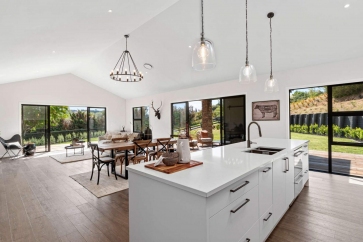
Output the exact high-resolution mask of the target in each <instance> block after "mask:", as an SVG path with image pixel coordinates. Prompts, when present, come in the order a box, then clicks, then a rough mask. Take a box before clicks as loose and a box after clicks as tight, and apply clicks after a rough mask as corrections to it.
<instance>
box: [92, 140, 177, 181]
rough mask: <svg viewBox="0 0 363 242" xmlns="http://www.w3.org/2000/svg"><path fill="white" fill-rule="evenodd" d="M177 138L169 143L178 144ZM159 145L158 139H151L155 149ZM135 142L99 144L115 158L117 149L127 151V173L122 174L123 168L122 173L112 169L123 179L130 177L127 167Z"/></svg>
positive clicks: (151, 145)
mask: <svg viewBox="0 0 363 242" xmlns="http://www.w3.org/2000/svg"><path fill="white" fill-rule="evenodd" d="M176 142H177V140H176V139H171V140H170V141H169V145H174V144H176ZM157 145H158V142H157V140H156V139H155V140H151V142H150V144H149V147H153V149H154V150H155V147H156V146H157ZM135 146H136V145H135V144H134V143H133V142H130V141H126V142H110V143H100V144H99V145H98V148H99V150H100V151H110V152H111V157H112V158H115V154H116V152H115V151H116V150H117V151H125V174H122V169H121V173H120V174H119V173H117V172H116V169H112V173H113V172H116V175H117V176H119V177H121V178H123V179H126V180H127V179H129V175H128V171H127V169H126V167H127V166H128V165H129V159H128V158H129V157H128V154H129V151H130V150H134V149H135Z"/></svg>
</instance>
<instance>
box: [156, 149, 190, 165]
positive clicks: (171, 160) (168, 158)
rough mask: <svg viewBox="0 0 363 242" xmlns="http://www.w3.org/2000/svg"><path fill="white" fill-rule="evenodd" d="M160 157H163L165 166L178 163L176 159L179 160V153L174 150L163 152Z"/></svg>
mask: <svg viewBox="0 0 363 242" xmlns="http://www.w3.org/2000/svg"><path fill="white" fill-rule="evenodd" d="M162 157H163V163H164V164H165V165H166V166H173V165H175V164H176V163H178V161H179V153H176V152H174V153H164V154H163V155H162ZM189 162H190V161H189Z"/></svg>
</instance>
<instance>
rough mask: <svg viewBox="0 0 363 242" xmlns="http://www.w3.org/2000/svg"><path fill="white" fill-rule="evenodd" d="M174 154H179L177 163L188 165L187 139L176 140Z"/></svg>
mask: <svg viewBox="0 0 363 242" xmlns="http://www.w3.org/2000/svg"><path fill="white" fill-rule="evenodd" d="M176 152H177V153H178V154H179V162H178V163H180V164H184V163H189V162H190V160H191V157H190V147H189V139H178V142H177V150H176Z"/></svg>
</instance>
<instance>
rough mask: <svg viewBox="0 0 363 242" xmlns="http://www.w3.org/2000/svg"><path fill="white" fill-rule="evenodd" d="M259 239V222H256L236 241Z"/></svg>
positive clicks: (244, 241) (250, 241) (255, 240)
mask: <svg viewBox="0 0 363 242" xmlns="http://www.w3.org/2000/svg"><path fill="white" fill-rule="evenodd" d="M259 241H260V223H259V221H256V223H255V224H254V225H253V226H252V228H250V230H248V231H247V233H245V234H244V235H243V236H242V239H241V240H240V241H238V242H259Z"/></svg>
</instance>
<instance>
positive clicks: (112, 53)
mask: <svg viewBox="0 0 363 242" xmlns="http://www.w3.org/2000/svg"><path fill="white" fill-rule="evenodd" d="M0 1H1V2H4V3H6V4H7V6H8V7H7V8H5V10H4V9H0V11H4V12H0V16H1V17H0V18H2V19H1V23H0V30H1V31H2V32H3V33H4V34H1V36H2V37H1V38H0V50H1V52H0V53H1V54H0V66H1V68H0V70H1V71H0V83H1V82H9V81H17V80H25V79H30V78H35V77H41V76H47V75H56V74H61V73H67V72H71V73H73V74H75V75H77V76H79V77H81V78H83V79H85V80H87V81H89V82H91V83H94V84H95V85H98V86H100V87H102V88H104V89H106V90H109V91H110V92H112V93H115V94H117V95H119V96H121V97H123V98H134V97H139V96H145V95H149V94H152V93H159V92H165V91H170V90H176V89H180V88H187V87H192V86H198V85H204V84H208V83H216V82H222V81H227V80H232V79H237V78H238V72H239V68H240V66H241V65H243V63H244V60H245V40H244V39H245V37H244V31H245V27H244V25H245V20H244V18H245V16H244V10H245V7H244V1H243V0H225V1H221V0H205V1H204V2H205V36H206V37H207V38H208V39H210V40H212V41H213V43H214V46H215V49H216V56H217V61H218V62H217V67H216V69H214V70H211V71H205V72H195V71H193V70H192V68H191V54H192V49H191V48H189V46H190V45H191V46H193V45H194V43H195V42H196V41H198V38H199V36H200V29H201V27H200V26H201V24H200V1H198V0H179V1H176V0H174V1H171V0H153V1H147V0H132V1H123V0H122V1H116V0H115V1H111V0H108V1H102V3H99V2H100V1H93V0H89V1H72V2H71V1H68V0H65V1H52V2H53V3H49V2H50V1H49V0H48V1H46V0H43V1H41V0H38V1H37V2H36V4H35V3H34V1H32V2H33V3H28V1H24V0H20V3H19V1H17V2H16V3H14V2H15V1H3V0H0ZM43 2H44V3H43ZM78 2H79V3H78ZM118 2H121V3H118ZM45 3H47V4H46V5H45ZM92 3H93V4H92ZM116 3H118V4H117V6H116ZM347 3H349V4H350V7H349V8H347V9H345V8H344V5H345V4H347ZM43 5H44V6H43ZM45 6H47V7H45ZM108 9H112V10H113V12H112V13H111V14H110V13H108ZM163 10H164V11H163ZM362 10H363V1H359V0H335V1H331V0H319V1H316V0H304V1H291V0H274V1H262V0H260V1H253V0H250V1H249V42H250V43H249V45H250V50H249V53H250V56H249V59H250V63H251V64H253V65H254V66H255V68H256V69H257V72H258V74H266V73H268V72H269V20H268V18H267V17H266V15H267V13H268V12H270V11H273V12H275V17H274V18H273V50H274V71H275V72H278V71H283V70H289V69H295V68H300V67H305V66H311V65H317V64H322V63H327V62H334V61H341V60H345V59H352V58H358V57H362V56H363V45H362V39H363V28H362V23H363V18H362V15H361V12H362ZM126 33H130V34H131V36H130V39H129V50H130V52H131V54H132V56H133V58H134V60H135V62H136V64H137V66H138V68H139V69H141V71H142V72H143V73H145V72H146V71H147V70H146V69H144V68H143V67H142V66H143V64H144V63H145V62H147V63H151V64H152V65H154V67H155V68H154V69H153V70H151V71H147V72H148V73H147V74H145V78H144V80H143V81H142V82H140V83H118V82H114V81H112V80H111V79H110V78H109V72H110V70H111V69H112V68H113V67H114V65H115V64H116V62H117V60H118V58H119V56H120V55H121V53H122V51H123V50H124V49H125V41H124V38H123V35H124V34H126ZM53 50H56V53H55V54H52V51H53ZM19 70H21V71H19ZM36 71H39V73H36ZM1 75H3V77H2V76H1ZM276 77H277V78H278V76H276ZM317 78H318V77H317ZM260 81H264V80H260ZM279 81H280V82H283V81H288V80H279Z"/></svg>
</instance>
